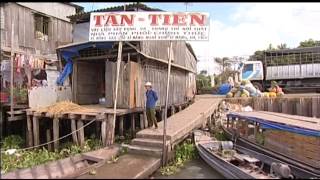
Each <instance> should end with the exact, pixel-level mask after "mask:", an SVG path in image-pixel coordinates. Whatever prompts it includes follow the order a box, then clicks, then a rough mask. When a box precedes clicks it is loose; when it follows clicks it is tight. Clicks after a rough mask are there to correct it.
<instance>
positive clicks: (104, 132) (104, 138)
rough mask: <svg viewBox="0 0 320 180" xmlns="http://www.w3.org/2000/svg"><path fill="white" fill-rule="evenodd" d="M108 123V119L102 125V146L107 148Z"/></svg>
mask: <svg viewBox="0 0 320 180" xmlns="http://www.w3.org/2000/svg"><path fill="white" fill-rule="evenodd" d="M107 121H108V119H107V118H106V119H104V120H102V123H101V137H102V145H103V146H106V145H107Z"/></svg>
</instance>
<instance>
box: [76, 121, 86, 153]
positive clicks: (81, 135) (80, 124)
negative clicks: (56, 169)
mask: <svg viewBox="0 0 320 180" xmlns="http://www.w3.org/2000/svg"><path fill="white" fill-rule="evenodd" d="M82 127H83V121H82V120H80V119H79V120H78V121H77V129H80V128H82ZM78 141H79V144H80V146H81V147H83V145H84V128H82V129H80V130H79V131H78Z"/></svg>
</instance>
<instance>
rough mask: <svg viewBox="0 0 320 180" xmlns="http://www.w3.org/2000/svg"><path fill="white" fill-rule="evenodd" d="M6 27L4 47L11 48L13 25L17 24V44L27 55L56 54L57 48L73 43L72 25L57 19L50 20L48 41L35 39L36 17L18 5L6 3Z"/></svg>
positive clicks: (15, 28) (29, 10)
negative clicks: (36, 52)
mask: <svg viewBox="0 0 320 180" xmlns="http://www.w3.org/2000/svg"><path fill="white" fill-rule="evenodd" d="M4 14H5V27H4V30H2V29H1V31H2V32H1V33H2V34H3V37H4V39H1V41H3V42H4V43H3V44H4V45H5V46H6V47H11V32H12V29H11V23H12V22H13V23H14V24H15V27H14V32H15V34H16V35H17V37H16V38H15V39H17V43H19V46H20V48H21V49H24V50H25V51H27V53H31V54H34V53H35V50H39V51H40V53H42V54H46V53H48V54H52V53H55V52H56V51H55V48H56V47H57V45H58V44H59V43H60V44H61V43H65V42H69V43H70V42H72V29H73V27H72V24H71V23H69V22H66V21H63V20H60V19H57V18H53V17H51V18H50V23H49V37H48V41H43V40H38V39H35V30H34V28H35V25H34V15H33V12H32V10H31V9H29V8H25V7H23V6H20V5H18V4H16V3H6V4H5V6H4Z"/></svg>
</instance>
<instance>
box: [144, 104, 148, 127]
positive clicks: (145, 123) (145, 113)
mask: <svg viewBox="0 0 320 180" xmlns="http://www.w3.org/2000/svg"><path fill="white" fill-rule="evenodd" d="M143 121H144V127H145V128H148V127H149V123H148V119H147V112H146V108H144V111H143Z"/></svg>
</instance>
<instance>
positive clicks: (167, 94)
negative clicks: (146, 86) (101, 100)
mask: <svg viewBox="0 0 320 180" xmlns="http://www.w3.org/2000/svg"><path fill="white" fill-rule="evenodd" d="M171 60H172V41H170V49H169V59H168V61H169V62H168V74H167V92H166V101H165V109H164V120H163V147H162V166H165V164H166V157H167V148H166V147H167V146H166V142H167V132H166V130H167V113H168V111H167V109H168V96H169V85H170V73H171Z"/></svg>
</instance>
